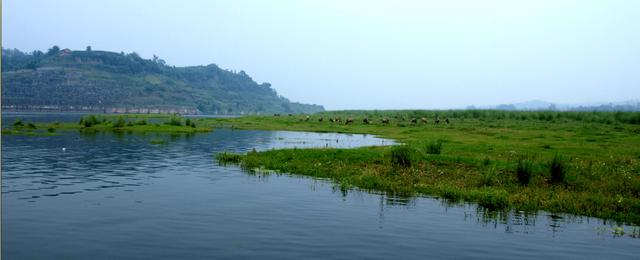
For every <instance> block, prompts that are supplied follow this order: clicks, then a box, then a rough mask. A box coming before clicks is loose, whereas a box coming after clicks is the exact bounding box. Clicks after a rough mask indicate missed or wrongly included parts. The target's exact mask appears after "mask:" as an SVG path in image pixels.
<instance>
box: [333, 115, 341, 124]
mask: <svg viewBox="0 0 640 260" xmlns="http://www.w3.org/2000/svg"><path fill="white" fill-rule="evenodd" d="M334 121H336V123H342V119H341V118H340V117H339V116H338V117H336V119H335V120H334Z"/></svg>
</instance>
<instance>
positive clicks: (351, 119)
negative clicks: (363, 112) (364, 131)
mask: <svg viewBox="0 0 640 260" xmlns="http://www.w3.org/2000/svg"><path fill="white" fill-rule="evenodd" d="M344 124H345V125H348V124H353V118H351V117H349V118H347V121H346V122H345V123H344Z"/></svg>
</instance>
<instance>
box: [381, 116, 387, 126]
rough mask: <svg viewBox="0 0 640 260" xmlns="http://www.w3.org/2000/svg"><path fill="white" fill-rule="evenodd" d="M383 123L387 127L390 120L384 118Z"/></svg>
mask: <svg viewBox="0 0 640 260" xmlns="http://www.w3.org/2000/svg"><path fill="white" fill-rule="evenodd" d="M382 123H383V124H385V125H388V124H389V118H386V117H385V118H383V119H382Z"/></svg>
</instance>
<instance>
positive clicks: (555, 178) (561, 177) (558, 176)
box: [549, 154, 566, 184]
mask: <svg viewBox="0 0 640 260" xmlns="http://www.w3.org/2000/svg"><path fill="white" fill-rule="evenodd" d="M549 168H550V172H551V183H553V184H560V183H565V182H566V180H565V178H566V173H565V172H566V167H565V162H564V159H563V158H562V157H561V156H560V155H558V154H556V155H555V156H553V160H552V161H551V163H550V167H549Z"/></svg>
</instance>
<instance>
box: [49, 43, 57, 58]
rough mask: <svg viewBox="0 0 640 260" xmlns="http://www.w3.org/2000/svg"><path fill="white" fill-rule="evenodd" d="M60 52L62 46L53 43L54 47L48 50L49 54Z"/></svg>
mask: <svg viewBox="0 0 640 260" xmlns="http://www.w3.org/2000/svg"><path fill="white" fill-rule="evenodd" d="M58 52H60V47H58V45H53V47H51V49H49V51H47V55H49V56H53V55H56V54H58Z"/></svg>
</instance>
